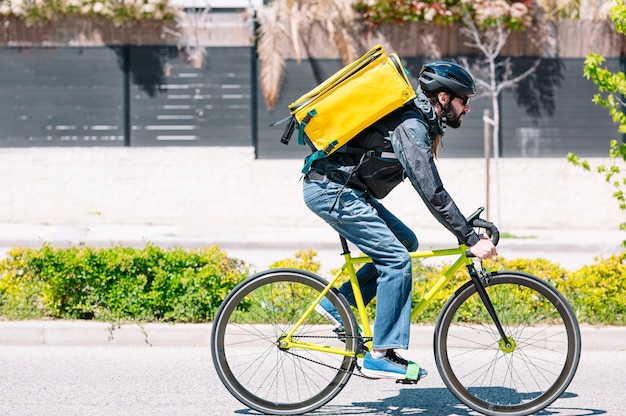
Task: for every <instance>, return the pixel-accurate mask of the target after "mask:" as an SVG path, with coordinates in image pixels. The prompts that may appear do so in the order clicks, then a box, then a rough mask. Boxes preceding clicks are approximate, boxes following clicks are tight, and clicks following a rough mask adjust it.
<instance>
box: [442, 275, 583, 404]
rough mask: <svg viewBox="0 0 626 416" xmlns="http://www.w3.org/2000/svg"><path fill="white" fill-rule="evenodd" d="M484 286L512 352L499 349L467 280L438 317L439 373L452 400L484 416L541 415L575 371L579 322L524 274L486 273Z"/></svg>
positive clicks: (558, 298) (556, 296) (544, 286)
mask: <svg viewBox="0 0 626 416" xmlns="http://www.w3.org/2000/svg"><path fill="white" fill-rule="evenodd" d="M484 286H485V288H486V290H487V292H488V294H489V297H490V299H491V301H492V303H493V304H494V308H495V310H496V313H497V316H498V318H499V319H500V320H501V322H502V326H503V327H504V331H505V333H506V334H507V336H508V337H510V338H509V340H512V346H511V347H510V348H508V347H507V346H506V345H505V343H500V339H501V337H500V335H499V333H498V330H497V329H496V327H495V325H494V324H493V322H492V320H491V318H490V316H489V315H488V313H487V311H486V309H485V307H484V305H483V303H482V301H481V300H480V298H479V296H478V293H477V291H476V287H475V286H474V284H473V282H468V283H466V284H465V285H463V286H462V287H461V288H459V289H458V290H457V291H456V292H455V294H454V295H453V296H452V297H451V298H450V299H449V300H448V302H447V303H446V305H445V306H444V308H443V310H442V311H441V313H440V315H439V318H438V321H437V325H436V328H435V340H434V350H435V351H434V353H435V361H436V363H437V369H438V370H439V373H440V375H441V378H442V379H443V381H444V383H445V384H446V386H447V388H448V390H450V392H452V394H453V395H454V396H455V397H456V398H457V399H459V400H460V401H461V402H462V403H464V404H465V405H467V406H468V407H470V408H472V409H474V410H476V411H479V412H481V413H483V414H485V415H488V416H503V415H507V416H523V415H529V414H532V413H535V412H538V411H540V410H542V409H544V408H546V407H548V406H549V405H550V404H551V403H553V402H554V401H555V400H556V399H558V398H559V396H560V395H561V394H562V393H563V392H564V391H565V389H566V388H567V387H568V386H569V384H570V382H571V381H572V378H573V377H574V374H575V373H576V369H577V367H578V362H579V360H580V352H581V337H580V329H579V326H578V321H577V319H576V316H575V315H574V312H573V311H572V308H571V307H570V306H569V304H568V302H567V300H566V299H565V298H564V297H563V295H562V294H561V293H559V292H558V291H557V290H556V289H554V288H553V287H552V286H551V285H549V284H548V283H547V282H545V281H543V280H541V279H539V278H538V277H535V276H532V275H530V274H527V273H521V272H515V271H501V272H496V273H490V274H489V275H487V277H486V280H485V283H484Z"/></svg>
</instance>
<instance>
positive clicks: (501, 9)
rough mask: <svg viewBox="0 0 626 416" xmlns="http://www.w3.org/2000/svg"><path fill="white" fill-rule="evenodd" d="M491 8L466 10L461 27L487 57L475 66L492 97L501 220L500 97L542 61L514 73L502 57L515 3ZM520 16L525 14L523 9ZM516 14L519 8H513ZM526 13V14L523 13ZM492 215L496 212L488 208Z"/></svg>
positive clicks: (499, 3)
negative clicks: (508, 21) (515, 9)
mask: <svg viewBox="0 0 626 416" xmlns="http://www.w3.org/2000/svg"><path fill="white" fill-rule="evenodd" d="M490 3H492V4H491V6H496V7H491V8H488V7H486V6H485V8H483V9H481V10H479V11H478V12H477V13H476V14H472V13H471V12H470V11H469V10H468V9H467V8H465V9H464V13H463V23H464V27H463V28H462V29H461V33H463V34H464V35H465V36H466V37H467V38H468V41H467V42H466V45H467V46H469V47H472V48H475V49H478V50H479V51H480V52H481V54H482V56H483V57H484V58H483V59H481V60H480V61H478V62H477V63H476V64H475V65H474V68H473V72H474V74H480V75H482V77H481V76H477V77H476V83H477V84H478V85H479V86H481V87H483V88H484V90H485V92H484V93H481V94H480V95H479V96H487V97H488V98H490V99H491V108H492V112H491V114H492V115H493V117H491V118H489V117H485V123H488V124H489V125H491V127H492V131H493V134H492V138H493V157H494V161H495V171H496V172H495V173H496V175H495V176H496V184H495V197H494V199H495V202H496V209H495V211H496V213H495V220H496V222H497V223H499V224H500V223H501V222H500V206H499V189H500V184H499V156H500V145H499V137H500V103H499V100H498V97H499V96H500V94H501V93H502V91H504V90H505V89H507V88H514V87H515V86H516V85H517V84H518V83H519V82H520V81H522V80H523V79H525V78H526V77H528V76H530V75H532V74H533V73H534V72H535V70H536V69H537V67H538V66H539V64H540V63H541V60H540V59H537V60H536V61H535V62H534V63H533V65H532V66H531V67H530V68H528V69H527V70H526V71H524V72H523V73H521V74H519V75H516V76H513V64H512V62H511V60H510V59H509V58H505V59H499V56H500V53H501V52H502V49H503V48H504V46H505V45H506V42H507V40H508V39H509V37H510V35H511V32H512V29H511V28H510V27H509V26H508V25H507V24H506V19H507V18H510V16H511V6H510V5H509V4H508V3H506V2H505V1H497V0H496V1H492V2H490ZM519 12H520V15H521V11H519ZM513 13H515V11H513ZM522 16H523V15H522ZM462 61H464V62H463V65H464V66H466V67H469V64H468V62H467V59H462ZM486 163H487V172H486V181H487V184H489V183H490V180H489V175H490V174H489V155H488V153H487V154H486ZM489 201H490V195H489V185H488V186H487V195H486V205H487V207H488V208H489ZM487 212H488V214H492V213H491V212H490V210H489V209H488V211H487Z"/></svg>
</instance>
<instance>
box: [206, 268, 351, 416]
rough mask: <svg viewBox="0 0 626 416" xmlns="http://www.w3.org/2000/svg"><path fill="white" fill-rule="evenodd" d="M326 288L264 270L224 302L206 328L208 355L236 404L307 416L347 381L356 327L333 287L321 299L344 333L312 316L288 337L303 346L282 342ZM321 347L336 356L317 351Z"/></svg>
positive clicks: (308, 276) (287, 272) (313, 279)
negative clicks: (334, 311) (331, 307)
mask: <svg viewBox="0 0 626 416" xmlns="http://www.w3.org/2000/svg"><path fill="white" fill-rule="evenodd" d="M327 284H328V282H326V281H325V280H323V279H322V278H320V277H318V276H316V275H314V274H312V273H309V272H306V271H304V270H297V269H276V270H269V271H266V272H262V273H259V274H257V275H254V276H251V277H249V278H248V279H246V280H245V281H243V282H242V283H240V284H239V285H238V286H237V287H236V288H235V289H233V291H232V292H231V293H230V294H229V295H228V296H227V297H226V299H224V302H223V303H222V305H221V306H220V308H219V310H218V312H217V314H216V317H215V321H214V323H213V330H212V334H211V353H212V356H213V363H214V365H215V369H216V371H217V373H218V375H219V377H220V379H221V380H222V382H223V383H224V385H225V386H226V388H227V389H228V390H229V391H230V393H231V394H232V395H233V396H235V398H237V399H238V400H239V401H240V402H242V403H243V404H245V405H246V406H248V407H250V408H251V409H254V410H257V411H259V412H261V413H266V414H272V415H293V414H300V413H306V412H310V411H312V410H315V409H317V408H319V407H320V406H322V405H324V404H326V403H327V402H328V401H330V400H331V399H332V398H333V397H335V396H336V395H337V394H338V393H339V392H340V391H341V389H342V388H343V387H344V386H345V384H346V383H347V382H348V379H349V378H350V375H351V374H352V373H351V372H352V370H353V369H354V366H355V363H356V351H357V345H358V339H357V338H356V337H357V336H358V335H357V334H358V333H357V325H356V321H355V318H354V315H353V314H352V311H351V309H350V306H349V305H348V303H347V301H346V300H345V298H344V297H343V296H342V295H340V294H339V292H338V291H337V290H336V289H334V288H333V289H331V291H329V292H328V294H327V295H326V298H327V299H328V300H330V301H331V303H332V304H333V305H334V306H335V308H336V309H337V312H339V316H340V317H341V321H342V322H343V326H344V330H343V331H338V330H337V329H336V328H334V327H333V326H332V325H329V324H328V322H327V321H326V320H325V319H324V318H322V317H321V316H320V315H318V314H317V313H316V312H313V313H311V314H310V315H309V316H308V317H307V318H306V319H305V320H304V322H303V323H302V324H301V325H300V326H299V327H298V328H297V330H296V332H295V333H294V336H293V337H292V339H293V340H297V341H302V342H304V343H306V345H304V346H296V347H290V348H284V346H283V343H281V341H282V340H283V337H284V336H285V335H286V334H288V333H289V332H290V331H292V329H293V328H294V325H295V324H296V323H297V322H298V321H299V320H300V319H302V318H303V317H304V313H305V312H306V311H307V309H308V308H309V307H311V306H312V305H314V302H315V299H316V298H317V297H318V296H319V295H320V293H321V291H322V290H324V288H325V287H326V286H327ZM328 347H334V349H335V353H330V352H326V351H324V350H325V349H326V350H328V349H329V348H328ZM337 351H340V352H341V354H339V353H337Z"/></svg>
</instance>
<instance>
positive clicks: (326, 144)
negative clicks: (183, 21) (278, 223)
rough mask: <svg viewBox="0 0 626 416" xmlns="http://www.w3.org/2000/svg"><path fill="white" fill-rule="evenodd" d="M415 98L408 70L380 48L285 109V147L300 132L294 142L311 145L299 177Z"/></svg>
mask: <svg viewBox="0 0 626 416" xmlns="http://www.w3.org/2000/svg"><path fill="white" fill-rule="evenodd" d="M415 97H416V95H415V91H414V90H413V87H412V86H411V83H410V81H409V78H408V76H407V71H406V70H405V69H404V67H403V66H402V64H401V62H400V59H399V58H398V56H397V55H395V54H390V55H387V54H385V50H384V49H383V47H382V46H381V45H377V46H375V47H373V48H372V49H371V50H370V51H369V52H367V53H366V54H365V55H363V56H362V57H361V58H359V59H358V60H356V61H355V62H353V63H352V64H350V65H348V66H346V67H344V68H342V69H341V70H339V71H338V72H336V73H335V74H334V75H332V76H331V77H330V78H328V79H327V80H326V81H324V82H323V83H321V84H320V85H318V86H317V87H316V88H314V89H313V90H311V91H309V92H308V93H306V94H304V95H303V96H302V97H300V98H299V99H297V100H296V101H294V102H293V103H291V104H290V105H289V111H290V113H291V116H290V120H289V124H288V125H287V127H286V128H285V132H284V133H283V136H282V138H281V141H282V142H283V143H284V144H288V143H289V139H290V138H291V135H292V134H293V132H294V130H295V129H296V128H297V129H298V143H300V144H305V143H306V144H309V145H310V146H311V147H312V149H313V151H314V153H313V154H312V155H310V156H308V157H307V159H306V162H305V166H304V169H303V170H302V172H303V173H308V171H309V169H310V167H311V163H313V161H314V160H317V159H320V158H324V157H327V156H328V155H330V154H332V153H333V152H334V151H336V150H337V149H339V148H341V147H342V146H343V145H344V144H346V143H347V142H348V141H349V140H350V139H352V138H353V137H354V136H356V135H357V134H358V133H360V132H361V131H363V130H364V129H365V128H367V127H369V126H370V125H372V124H373V123H374V122H376V121H377V120H379V119H381V118H382V117H384V116H386V115H387V114H389V113H391V112H392V111H394V110H396V109H398V108H400V107H402V106H403V105H404V104H406V103H407V102H409V101H411V100H413V99H414V98H415Z"/></svg>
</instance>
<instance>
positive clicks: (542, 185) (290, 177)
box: [0, 147, 625, 235]
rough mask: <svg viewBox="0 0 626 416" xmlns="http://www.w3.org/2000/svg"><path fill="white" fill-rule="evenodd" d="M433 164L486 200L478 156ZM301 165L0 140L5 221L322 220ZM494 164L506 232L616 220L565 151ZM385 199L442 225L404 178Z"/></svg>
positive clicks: (594, 226) (218, 225) (245, 223)
mask: <svg viewBox="0 0 626 416" xmlns="http://www.w3.org/2000/svg"><path fill="white" fill-rule="evenodd" d="M591 161H592V162H593V163H595V162H602V163H606V162H607V160H601V159H592V160H591ZM438 166H439V170H440V173H441V176H442V178H443V181H444V184H445V185H446V188H447V189H448V191H449V192H450V193H451V194H452V196H453V197H454V198H455V200H456V201H457V203H458V205H459V206H460V207H461V209H462V210H463V211H464V212H465V213H466V214H469V213H470V212H471V211H473V210H474V209H475V208H476V207H478V206H481V205H485V193H486V192H485V167H484V166H485V163H484V160H482V159H458V158H454V159H453V158H448V159H446V157H445V149H444V155H443V156H442V158H441V159H440V160H439V162H438ZM300 169H301V161H300V160H255V159H254V151H253V148H252V147H200V148H189V147H158V148H4V149H0V178H2V184H3V186H2V191H1V192H0V223H5V224H6V223H27V224H47V225H55V224H69V225H72V224H80V225H81V226H86V227H89V226H93V225H98V224H101V225H102V224H126V225H133V224H145V225H171V226H176V227H177V228H178V229H179V230H180V232H181V233H183V234H188V235H194V234H198V233H199V230H202V234H203V235H207V233H209V234H210V233H211V231H212V230H214V231H215V232H224V231H226V232H228V230H229V229H232V230H254V229H256V230H262V229H290V228H299V229H304V228H308V227H311V228H316V227H320V226H322V224H321V221H320V220H319V219H318V218H317V217H316V216H314V215H313V214H312V213H310V212H309V211H308V209H307V208H306V207H305V206H304V204H303V202H302V197H301V182H300ZM498 170H499V181H496V179H495V176H496V166H495V163H494V162H493V161H492V163H491V174H492V191H491V193H492V195H494V194H495V193H496V183H499V200H500V203H499V209H497V208H498V204H496V202H495V198H492V203H491V207H492V209H491V216H490V218H491V220H492V221H494V222H498V223H499V224H500V229H501V230H503V231H511V232H512V231H513V230H524V229H548V230H568V231H571V230H573V229H591V230H616V229H617V226H618V224H619V223H620V222H622V221H624V220H625V218H624V215H625V214H624V213H623V212H621V211H620V210H619V209H618V208H617V202H616V200H615V199H613V198H612V196H611V194H612V192H613V190H612V188H611V187H610V186H609V185H607V184H606V183H605V182H604V181H603V178H602V177H601V176H600V175H599V174H596V173H589V172H584V171H582V170H581V169H579V168H575V167H573V166H572V165H570V164H568V163H567V161H566V160H565V159H560V158H559V159H546V158H523V159H510V158H506V159H500V161H499V169H498ZM385 201H386V202H387V204H386V205H387V206H388V207H389V208H391V209H392V211H394V212H395V213H396V214H397V215H398V216H399V217H400V218H402V219H403V220H404V221H405V222H406V223H407V224H409V225H411V226H413V227H421V228H438V227H439V225H438V224H437V223H436V222H435V221H434V220H433V219H432V217H431V215H430V214H429V213H428V212H427V211H426V209H425V208H424V206H423V204H422V202H421V201H420V200H419V197H418V196H417V194H416V193H415V192H414V191H413V189H412V187H411V185H410V184H409V183H408V182H407V183H405V184H401V185H400V186H399V187H398V188H397V189H396V190H394V191H393V192H392V193H391V194H390V195H389V196H388V197H387V198H386V199H385ZM498 211H499V214H498ZM323 226H324V227H325V225H323Z"/></svg>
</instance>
